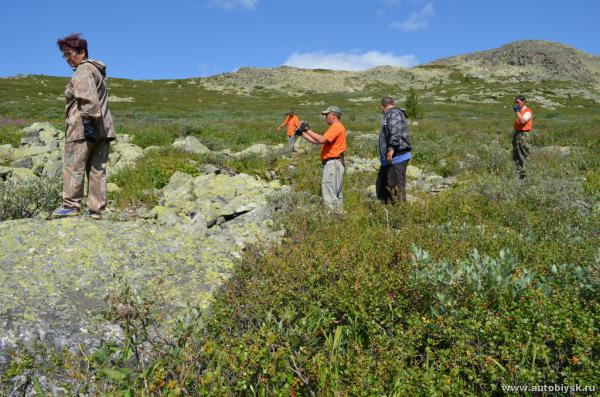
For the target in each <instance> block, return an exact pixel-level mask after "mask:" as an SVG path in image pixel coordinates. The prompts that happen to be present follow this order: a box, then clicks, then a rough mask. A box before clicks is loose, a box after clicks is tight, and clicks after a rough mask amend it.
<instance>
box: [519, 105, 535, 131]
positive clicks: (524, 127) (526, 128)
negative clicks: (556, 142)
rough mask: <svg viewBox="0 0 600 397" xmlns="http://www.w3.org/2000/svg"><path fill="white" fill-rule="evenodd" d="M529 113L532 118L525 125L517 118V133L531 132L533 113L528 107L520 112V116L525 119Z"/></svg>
mask: <svg viewBox="0 0 600 397" xmlns="http://www.w3.org/2000/svg"><path fill="white" fill-rule="evenodd" d="M527 112H529V114H530V115H531V117H529V120H527V121H526V122H525V123H521V122H520V121H519V119H518V118H517V117H515V131H524V132H526V131H531V124H532V120H533V112H532V111H531V109H529V108H528V107H525V108H523V109H521V110H519V114H520V115H521V117H523V116H524V115H525V113H527Z"/></svg>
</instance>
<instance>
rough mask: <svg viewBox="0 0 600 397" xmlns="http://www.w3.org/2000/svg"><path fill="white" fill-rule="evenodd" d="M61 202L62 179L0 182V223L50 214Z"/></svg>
mask: <svg viewBox="0 0 600 397" xmlns="http://www.w3.org/2000/svg"><path fill="white" fill-rule="evenodd" d="M61 202H62V178H60V179H59V178H56V179H45V178H40V179H31V180H26V181H18V182H15V181H12V180H8V181H6V182H3V183H2V182H0V221H3V220H7V219H19V218H29V217H32V216H34V215H35V214H38V213H40V212H51V211H53V210H54V209H56V208H57V207H58V206H59V205H60V204H61Z"/></svg>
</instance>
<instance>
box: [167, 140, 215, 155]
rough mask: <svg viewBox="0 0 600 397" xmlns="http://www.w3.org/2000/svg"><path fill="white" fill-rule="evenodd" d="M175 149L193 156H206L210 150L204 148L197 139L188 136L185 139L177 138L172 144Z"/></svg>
mask: <svg viewBox="0 0 600 397" xmlns="http://www.w3.org/2000/svg"><path fill="white" fill-rule="evenodd" d="M173 147H174V148H175V149H179V150H182V151H184V152H189V153H194V154H207V153H210V149H209V148H207V147H206V146H204V145H203V144H202V143H201V142H200V141H199V140H198V138H196V137H195V136H192V135H188V136H186V137H185V138H179V139H177V140H175V142H173Z"/></svg>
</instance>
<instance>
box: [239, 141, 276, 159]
mask: <svg viewBox="0 0 600 397" xmlns="http://www.w3.org/2000/svg"><path fill="white" fill-rule="evenodd" d="M284 148H285V145H283V144H279V145H265V144H264V143H257V144H255V145H252V146H250V147H248V148H246V149H244V150H242V151H241V152H237V153H234V154H233V157H236V158H240V157H245V156H250V155H258V156H267V155H269V154H271V153H283V150H284Z"/></svg>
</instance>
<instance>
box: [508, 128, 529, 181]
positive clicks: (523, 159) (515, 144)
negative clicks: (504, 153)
mask: <svg viewBox="0 0 600 397" xmlns="http://www.w3.org/2000/svg"><path fill="white" fill-rule="evenodd" d="M527 157H529V133H528V132H526V131H515V132H514V133H513V136H512V159H513V161H514V162H515V164H516V166H517V170H518V171H519V178H521V179H523V178H525V175H526V172H525V164H526V163H527Z"/></svg>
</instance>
